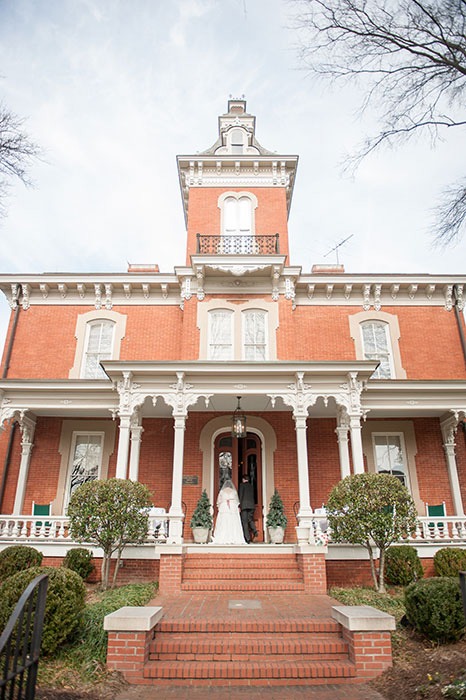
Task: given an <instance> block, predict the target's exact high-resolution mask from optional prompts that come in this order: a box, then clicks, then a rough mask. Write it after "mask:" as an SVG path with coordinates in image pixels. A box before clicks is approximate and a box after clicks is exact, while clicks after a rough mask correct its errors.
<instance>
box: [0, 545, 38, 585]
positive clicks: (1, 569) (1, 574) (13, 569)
mask: <svg viewBox="0 0 466 700" xmlns="http://www.w3.org/2000/svg"><path fill="white" fill-rule="evenodd" d="M41 563H42V554H41V553H40V552H38V551H37V549H34V548H33V547H26V545H23V544H18V545H13V546H12V547H6V549H3V550H2V551H1V552H0V581H5V579H7V578H8V577H9V576H13V574H17V573H18V571H24V569H29V568H30V567H31V566H40V565H41Z"/></svg>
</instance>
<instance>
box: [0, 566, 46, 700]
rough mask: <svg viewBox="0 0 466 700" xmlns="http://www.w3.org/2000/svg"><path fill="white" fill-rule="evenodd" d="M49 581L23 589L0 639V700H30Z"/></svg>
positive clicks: (37, 581)
mask: <svg viewBox="0 0 466 700" xmlns="http://www.w3.org/2000/svg"><path fill="white" fill-rule="evenodd" d="M48 582H49V577H48V576H47V575H46V574H42V575H41V576H37V578H35V579H34V580H33V581H31V583H30V584H29V586H28V587H27V588H26V590H25V591H24V593H23V594H22V596H21V598H20V599H19V601H18V602H17V604H16V607H15V609H14V610H13V612H12V614H11V615H10V619H9V620H8V622H7V625H6V627H5V629H4V630H3V632H2V635H1V637H0V672H1V677H0V700H7V698H8V700H34V697H35V694H36V680H37V668H38V665H39V655H40V643H41V639H42V628H43V625H44V614H45V600H46V597H47V586H48Z"/></svg>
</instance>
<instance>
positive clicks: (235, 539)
mask: <svg viewBox="0 0 466 700" xmlns="http://www.w3.org/2000/svg"><path fill="white" fill-rule="evenodd" d="M238 506H239V498H238V493H237V491H236V488H235V485H234V483H233V482H232V481H231V479H227V480H226V481H225V483H224V484H223V486H222V488H221V489H220V491H219V492H218V498H217V507H218V514H217V521H216V523H215V529H214V533H213V537H212V539H213V542H214V544H246V541H245V539H244V534H243V526H242V524H241V516H240V514H239V509H238Z"/></svg>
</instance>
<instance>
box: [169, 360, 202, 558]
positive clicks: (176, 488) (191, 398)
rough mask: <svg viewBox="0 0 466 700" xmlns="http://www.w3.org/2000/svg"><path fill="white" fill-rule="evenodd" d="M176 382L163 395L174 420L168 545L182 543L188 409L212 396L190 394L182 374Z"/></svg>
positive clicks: (182, 373)
mask: <svg viewBox="0 0 466 700" xmlns="http://www.w3.org/2000/svg"><path fill="white" fill-rule="evenodd" d="M176 376H177V381H176V382H175V383H174V384H171V385H170V388H171V389H174V392H173V393H171V394H163V399H164V401H165V403H167V404H168V405H169V406H171V407H172V408H173V420H174V425H173V428H174V444H173V474H172V500H171V505H170V510H169V515H170V526H169V534H168V540H167V541H168V543H169V544H181V543H182V542H183V518H184V513H183V504H182V492H183V455H184V431H185V429H186V418H187V417H188V408H189V406H192V405H193V404H195V403H197V401H198V399H199V398H201V397H204V399H205V402H206V407H207V406H208V405H209V399H210V397H211V396H212V394H205V393H191V392H190V389H192V388H193V385H192V384H188V383H187V382H185V380H184V372H177V373H176Z"/></svg>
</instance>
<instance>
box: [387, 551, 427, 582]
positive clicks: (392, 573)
mask: <svg viewBox="0 0 466 700" xmlns="http://www.w3.org/2000/svg"><path fill="white" fill-rule="evenodd" d="M385 566H386V579H387V581H388V583H391V584H392V585H393V586H407V585H408V584H410V583H412V582H413V581H418V580H419V579H422V578H424V569H423V568H422V564H421V560H420V559H419V555H418V553H417V551H416V549H415V548H414V547H410V546H409V545H408V544H402V545H396V546H394V547H389V549H388V550H387V554H386V559H385Z"/></svg>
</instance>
